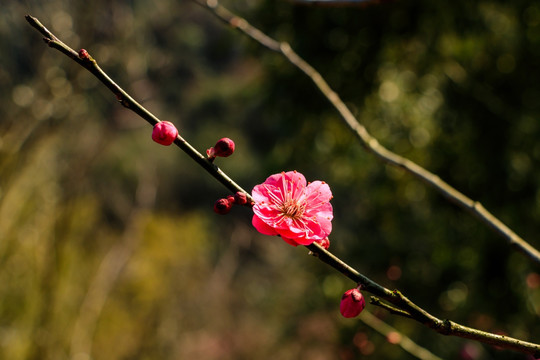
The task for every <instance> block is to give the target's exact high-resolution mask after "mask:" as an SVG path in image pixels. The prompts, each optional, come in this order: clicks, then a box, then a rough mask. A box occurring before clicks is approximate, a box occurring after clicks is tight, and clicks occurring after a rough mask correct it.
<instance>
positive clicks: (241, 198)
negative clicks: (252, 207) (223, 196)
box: [234, 191, 247, 205]
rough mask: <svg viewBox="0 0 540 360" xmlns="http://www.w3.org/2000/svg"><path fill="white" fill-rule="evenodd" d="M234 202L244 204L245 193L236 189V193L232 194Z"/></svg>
mask: <svg viewBox="0 0 540 360" xmlns="http://www.w3.org/2000/svg"><path fill="white" fill-rule="evenodd" d="M234 202H235V203H236V204H238V205H245V204H247V195H246V193H244V192H241V191H238V192H237V193H236V194H234Z"/></svg>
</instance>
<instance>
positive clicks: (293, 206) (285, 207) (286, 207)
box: [280, 199, 306, 219]
mask: <svg viewBox="0 0 540 360" xmlns="http://www.w3.org/2000/svg"><path fill="white" fill-rule="evenodd" d="M305 209H306V204H299V203H297V202H296V201H294V200H292V199H291V200H287V201H285V202H284V203H283V204H282V205H281V209H280V210H281V213H282V214H283V215H285V216H287V217H289V218H291V219H300V218H301V217H302V215H304V210H305Z"/></svg>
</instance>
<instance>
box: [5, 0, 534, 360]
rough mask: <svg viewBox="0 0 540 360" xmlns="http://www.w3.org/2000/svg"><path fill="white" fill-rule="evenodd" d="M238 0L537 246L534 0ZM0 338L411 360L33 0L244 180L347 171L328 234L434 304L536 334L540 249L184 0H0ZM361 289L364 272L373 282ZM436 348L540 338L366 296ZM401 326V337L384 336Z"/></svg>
mask: <svg viewBox="0 0 540 360" xmlns="http://www.w3.org/2000/svg"><path fill="white" fill-rule="evenodd" d="M223 5H225V6H227V7H229V8H230V9H231V10H232V11H234V12H236V13H238V14H239V15H241V16H243V17H245V18H246V19H247V20H248V21H250V22H251V23H252V24H254V25H255V26H257V27H259V28H260V29H262V30H263V31H265V32H267V33H268V34H269V35H271V36H273V37H275V38H277V39H279V40H282V41H288V42H290V43H291V45H292V47H293V48H294V49H296V51H297V52H298V53H299V54H300V55H301V56H302V57H304V58H305V59H306V60H307V61H308V62H310V63H311V64H312V65H313V66H314V67H315V68H316V69H318V70H319V71H320V72H321V74H322V75H323V76H324V77H325V78H326V79H327V80H328V82H329V83H330V85H331V86H332V87H333V88H334V90H336V91H337V92H338V93H339V94H340V95H341V97H342V99H343V100H344V101H345V102H346V103H347V105H348V106H350V107H351V108H352V109H353V111H354V113H355V114H356V115H357V116H358V117H359V119H360V121H361V122H362V123H363V124H365V125H366V127H367V129H368V130H369V131H370V132H371V133H372V134H373V135H374V136H375V137H377V138H378V139H379V141H380V142H381V143H382V144H383V145H384V146H387V147H388V148H389V149H391V150H393V151H395V152H397V153H398V154H401V155H404V156H406V157H408V158H410V159H412V160H414V161H416V162H418V163H419V164H420V165H422V166H424V167H426V168H427V169H429V170H431V171H433V172H435V173H437V174H438V175H440V176H441V177H442V178H443V179H445V180H446V181H448V182H449V183H450V184H451V185H453V186H455V187H456V188H458V189H460V190H461V191H463V192H464V193H465V194H466V195H468V196H470V197H471V198H473V199H475V200H478V201H480V202H481V203H482V204H484V205H485V206H486V208H487V209H489V210H490V211H491V212H492V213H493V214H494V215H496V216H497V217H499V218H500V219H501V220H502V221H504V222H505V223H506V224H507V225H509V226H510V227H511V228H512V229H514V230H515V231H516V232H517V233H518V234H519V235H521V236H522V237H523V238H525V239H526V240H528V241H529V242H530V243H531V244H532V245H534V246H535V247H536V248H539V247H540V241H539V239H538V234H539V233H540V231H539V230H540V228H539V224H540V191H539V187H538V184H539V181H540V166H539V165H540V141H538V139H540V123H539V120H538V119H539V118H540V117H539V115H540V101H539V100H540V82H539V81H538V80H539V79H540V68H539V60H540V4H539V3H538V2H537V1H533V0H516V1H512V2H507V1H499V0H482V1H470V0H454V1H436V2H434V1H430V0H398V1H394V2H389V3H388V2H385V3H381V4H372V5H369V6H357V7H317V6H300V5H298V4H295V3H293V2H291V1H285V0H228V1H223ZM0 6H1V8H2V11H1V12H0V38H1V39H2V40H0V358H2V359H73V360H90V359H105V360H108V359H202V360H204V359H269V358H272V359H347V360H348V359H359V358H362V359H414V358H415V357H414V356H412V355H411V354H409V353H407V352H405V351H404V350H402V349H401V348H400V347H398V346H396V345H394V344H392V342H395V341H393V340H392V339H394V340H395V336H394V337H393V338H392V337H389V338H387V337H386V336H384V335H381V334H380V333H379V332H376V331H374V330H373V329H372V328H371V327H370V326H368V325H367V324H366V323H365V322H364V321H363V317H364V316H367V315H362V316H360V319H353V320H350V319H344V318H342V317H341V316H340V315H339V310H338V309H339V301H340V298H341V295H342V294H343V292H344V291H345V290H347V289H349V288H352V287H354V284H353V283H351V282H350V281H349V280H347V279H346V278H344V277H343V276H341V275H340V274H339V273H337V272H336V271H335V270H333V269H331V268H329V267H328V266H326V265H325V264H323V263H321V262H319V261H317V260H316V259H314V258H312V257H311V256H308V255H307V250H306V249H305V248H303V247H298V248H293V247H291V246H289V245H287V244H285V243H284V242H283V241H281V240H280V239H278V238H272V237H268V236H263V235H260V234H258V233H257V232H256V231H255V230H254V229H253V228H252V226H251V214H250V210H249V209H247V208H240V207H238V208H233V211H232V212H231V213H230V214H228V215H227V216H220V215H217V214H215V213H214V212H213V211H212V206H213V203H214V201H215V200H216V199H218V198H220V197H223V196H226V195H228V191H227V190H226V189H225V188H224V187H222V186H221V185H220V184H219V183H218V182H217V181H215V180H214V179H213V178H211V177H210V176H208V174H207V173H205V172H204V171H203V170H202V169H201V168H199V167H198V166H197V165H196V164H195V163H194V162H193V161H191V160H190V159H189V158H188V157H187V156H185V155H184V153H182V152H181V151H180V150H179V149H177V148H176V147H163V146H159V145H157V144H155V143H154V142H152V140H151V138H150V135H151V127H150V126H149V125H148V124H147V123H146V122H145V121H143V120H142V119H140V118H138V117H137V116H136V115H135V114H134V113H132V112H130V111H129V110H126V109H124V108H123V107H122V106H120V105H119V104H118V103H117V101H116V99H115V98H114V96H113V95H112V93H110V92H109V91H108V90H107V89H106V88H105V87H104V86H103V85H102V84H101V83H99V82H98V81H97V80H95V79H94V78H93V77H92V76H91V75H90V74H89V73H88V72H86V71H85V70H84V69H83V68H82V67H80V66H78V65H77V64H76V63H74V62H73V61H72V60H70V59H68V58H67V57H66V56H64V55H62V54H60V53H59V52H57V51H56V50H52V49H49V48H48V47H47V46H46V45H44V43H43V42H42V40H41V35H40V34H39V33H38V32H37V31H35V30H34V29H33V28H31V27H30V26H29V25H28V24H27V23H26V21H25V19H24V15H25V14H27V13H29V14H32V15H34V16H36V17H38V19H40V20H41V22H42V23H43V24H44V25H45V26H47V27H48V28H49V29H50V30H51V31H53V32H54V33H55V34H56V35H57V36H59V37H60V38H61V39H62V40H63V41H64V42H66V43H67V44H68V45H69V46H71V47H72V48H74V49H76V50H78V49H79V48H83V47H84V48H85V49H87V50H88V51H89V53H90V54H91V55H92V56H93V57H94V58H96V59H97V60H98V62H99V64H100V65H101V67H102V68H103V69H104V70H105V71H106V72H107V73H108V74H109V75H110V76H111V77H112V78H113V79H114V80H115V81H116V82H117V83H118V84H119V85H121V86H122V87H124V89H126V90H127V91H128V92H129V93H130V94H131V95H132V96H133V97H134V98H136V99H137V100H138V101H139V102H141V103H142V104H143V105H144V106H145V107H146V108H147V109H149V110H150V111H152V112H153V113H154V114H156V115H157V116H158V117H159V118H160V119H162V120H169V121H172V122H173V123H175V124H176V126H177V127H178V128H179V130H180V133H181V135H182V136H183V137H184V138H186V139H187V140H188V141H190V143H191V144H192V145H193V146H195V147H196V148H197V149H198V150H199V151H201V152H204V151H205V150H206V149H207V148H209V147H210V146H213V145H214V143H215V141H216V140H217V139H219V138H221V137H225V136H227V137H230V138H233V139H234V140H235V142H236V152H235V154H234V155H233V156H232V157H230V158H227V159H218V160H216V163H217V165H219V166H220V167H221V168H222V169H223V170H224V171H225V172H226V173H227V174H229V175H230V176H231V177H232V178H233V179H235V180H236V181H237V182H238V183H239V184H240V185H241V186H243V187H244V188H245V189H247V190H250V189H251V188H252V187H253V186H254V185H256V184H258V183H261V182H263V181H264V180H265V179H266V177H267V176H269V175H271V174H273V173H277V172H280V171H287V170H293V169H296V170H298V171H300V172H302V173H304V174H305V175H306V177H307V179H308V180H324V181H326V182H327V183H329V184H330V186H331V188H332V191H333V193H334V199H333V200H332V203H333V206H334V216H335V217H334V221H333V224H334V230H333V233H332V236H331V241H332V243H331V247H330V250H332V251H333V252H334V253H335V254H336V255H338V256H339V257H341V258H342V259H343V260H345V261H347V262H348V263H349V264H350V265H352V266H354V267H355V268H357V269H358V270H359V271H360V272H362V273H364V274H365V275H367V276H368V277H370V278H372V279H373V280H375V281H377V282H379V283H380V284H382V285H384V286H386V287H388V288H391V289H393V288H398V289H400V290H401V291H403V292H404V293H405V294H406V295H407V296H408V297H409V298H411V299H412V300H413V301H415V302H416V303H417V304H419V305H420V306H422V307H424V308H425V309H427V310H428V311H430V312H432V313H433V314H434V315H436V316H438V317H440V318H449V319H451V320H454V321H456V322H459V323H463V324H465V325H469V326H472V327H477V328H480V329H482V330H487V331H491V332H498V333H504V334H508V335H510V336H513V337H517V338H520V339H523V340H529V341H532V342H536V343H538V342H540V338H539V334H540V321H539V320H540V319H539V315H540V275H539V273H540V271H539V268H538V265H535V264H533V263H532V262H531V261H529V260H528V259H527V258H525V257H524V256H523V255H521V254H520V253H517V252H515V251H514V250H511V249H510V247H509V246H508V245H507V243H506V241H505V240H504V239H502V238H501V237H499V236H497V235H496V234H495V233H493V232H492V231H491V230H489V229H488V228H487V227H486V226H485V225H483V224H481V223H480V222H479V221H477V220H476V219H475V218H473V217H472V216H470V215H469V214H467V213H465V212H464V211H462V210H461V209H459V208H457V207H455V206H454V205H453V204H451V203H449V202H448V201H447V200H445V199H443V198H442V197H441V196H440V195H439V194H437V193H435V192H434V191H433V190H432V189H430V188H428V187H426V186H425V185H424V184H423V183H421V182H419V181H418V180H416V179H415V178H413V177H412V176H410V175H409V174H406V173H404V172H403V171H401V170H399V169H396V168H392V167H389V166H387V165H385V164H383V163H381V162H380V161H378V160H376V159H375V158H374V157H373V156H372V155H370V154H368V153H366V152H365V151H364V150H363V149H362V147H361V146H360V145H359V143H358V142H357V140H356V139H355V137H354V136H353V135H352V134H351V133H350V132H349V130H348V129H347V128H345V126H344V125H343V124H342V122H341V120H340V119H339V116H338V114H337V113H336V111H335V110H334V109H333V108H332V107H331V106H330V105H329V103H328V102H327V101H326V100H325V99H324V98H323V97H322V96H321V94H320V93H319V92H318V90H316V89H315V88H314V86H313V85H312V83H311V82H310V80H309V79H308V78H306V77H305V76H304V75H303V74H302V73H300V72H299V71H298V70H296V69H295V68H294V67H293V66H292V65H290V64H289V63H288V62H287V61H286V60H284V59H283V58H282V57H280V56H279V55H278V54H275V53H272V52H270V51H268V50H267V49H265V48H263V47H262V46H260V45H259V44H257V43H255V42H253V41H252V40H250V39H248V38H246V37H245V36H243V35H242V34H240V33H238V32H236V31H234V30H232V29H230V28H229V27H227V26H226V25H224V24H223V23H221V22H219V21H218V20H217V19H216V18H215V17H214V16H213V15H211V13H209V12H208V11H207V10H205V9H203V8H201V7H199V6H198V5H196V4H194V3H193V2H191V1H187V0H184V1H173V0H160V1H149V0H132V1H114V2H113V1H105V0H94V1H84V2H83V1H81V2H71V1H67V0H51V1H47V2H44V1H32V0H27V1H10V0H0ZM365 295H366V296H368V295H369V294H365ZM365 311H366V312H370V313H373V314H374V315H375V316H376V317H378V318H380V319H382V320H383V321H384V322H386V323H387V324H389V325H391V326H393V327H394V328H395V329H396V330H397V331H399V332H401V333H402V334H403V335H405V336H408V337H410V338H411V339H412V340H413V341H415V342H417V343H418V344H419V345H420V346H422V347H424V348H426V349H428V350H429V351H431V352H432V353H434V354H436V355H437V356H439V357H440V358H443V359H481V360H483V359H529V357H527V356H525V355H522V354H518V353H513V352H508V351H503V350H500V349H495V348H493V347H490V346H484V345H480V344H478V343H475V342H471V341H468V340H464V339H460V338H451V337H444V336H442V335H438V334H436V333H434V332H432V331H430V330H429V329H426V328H424V327H422V326H421V325H419V324H417V323H415V322H412V321H408V320H406V319H403V318H399V317H396V316H392V315H389V314H388V313H386V312H384V311H381V310H380V309H378V308H375V307H374V306H370V305H368V306H367V308H366V310H365ZM389 340H390V341H389Z"/></svg>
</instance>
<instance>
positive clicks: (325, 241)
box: [315, 236, 330, 249]
mask: <svg viewBox="0 0 540 360" xmlns="http://www.w3.org/2000/svg"><path fill="white" fill-rule="evenodd" d="M315 242H316V243H317V244H319V245H321V246H322V247H323V249H328V248H329V247H330V239H329V238H328V236H327V237H325V238H324V239H322V240H315Z"/></svg>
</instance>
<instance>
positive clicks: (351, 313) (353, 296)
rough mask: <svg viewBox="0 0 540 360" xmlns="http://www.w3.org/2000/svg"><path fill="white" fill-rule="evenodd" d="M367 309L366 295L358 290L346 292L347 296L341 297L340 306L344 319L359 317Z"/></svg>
mask: <svg viewBox="0 0 540 360" xmlns="http://www.w3.org/2000/svg"><path fill="white" fill-rule="evenodd" d="M365 307H366V300H365V299H364V295H362V293H361V292H360V290H358V289H357V288H354V289H350V290H347V291H345V294H343V296H342V297H341V304H340V305H339V312H340V313H341V315H343V317H346V318H353V317H356V316H358V314H360V313H361V312H362V310H364V308H365Z"/></svg>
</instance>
